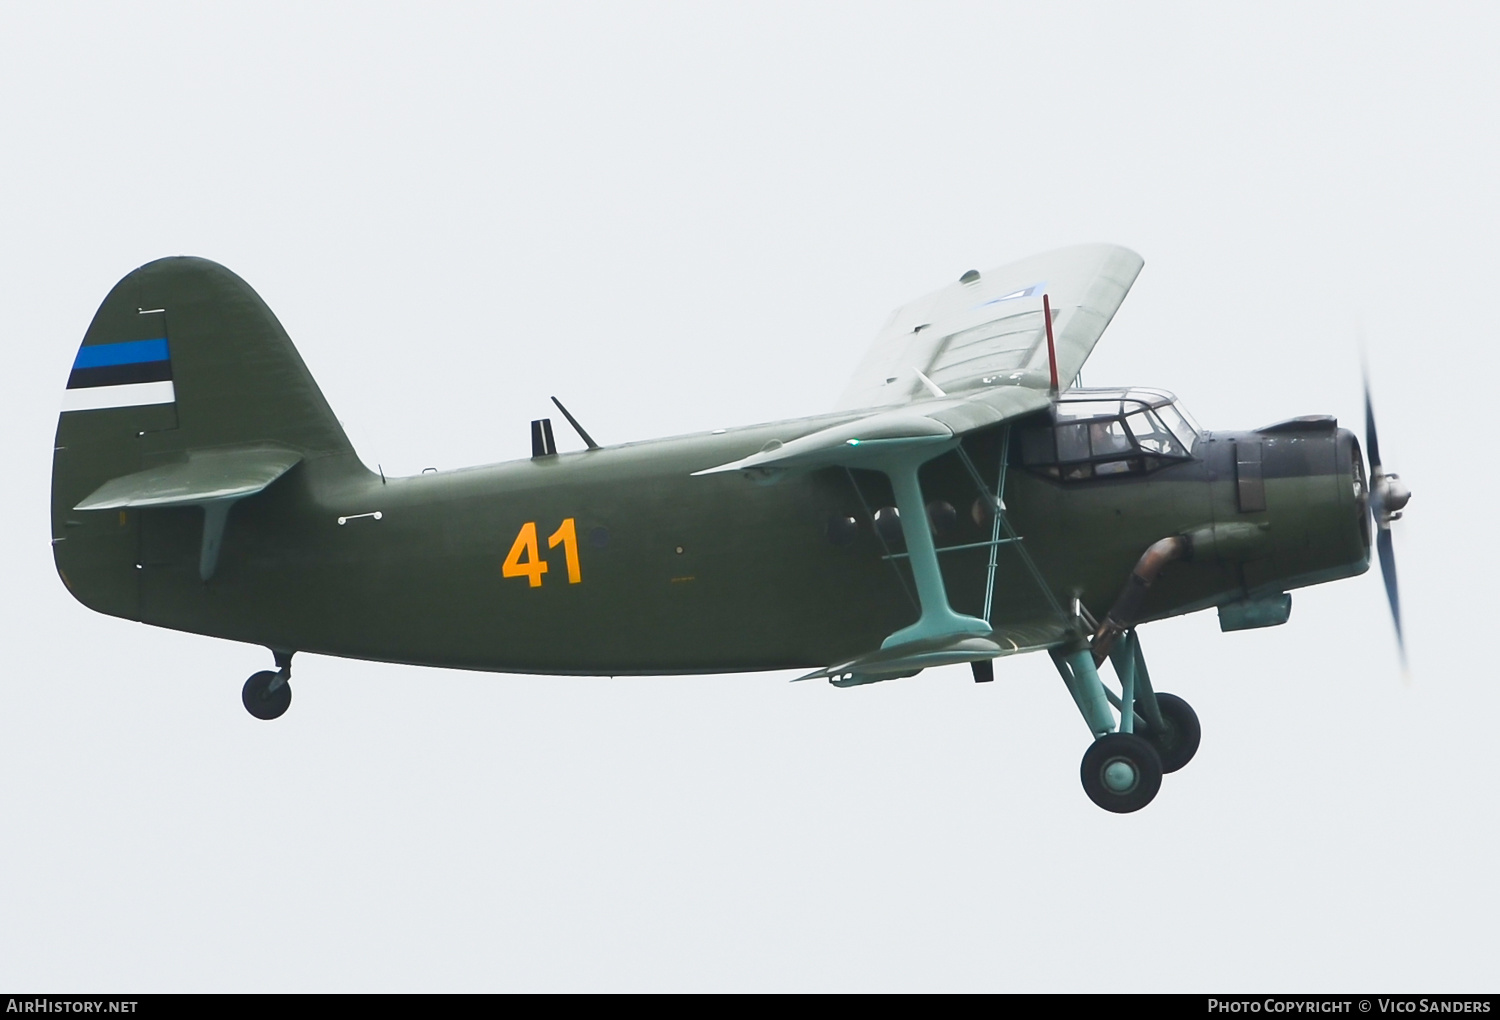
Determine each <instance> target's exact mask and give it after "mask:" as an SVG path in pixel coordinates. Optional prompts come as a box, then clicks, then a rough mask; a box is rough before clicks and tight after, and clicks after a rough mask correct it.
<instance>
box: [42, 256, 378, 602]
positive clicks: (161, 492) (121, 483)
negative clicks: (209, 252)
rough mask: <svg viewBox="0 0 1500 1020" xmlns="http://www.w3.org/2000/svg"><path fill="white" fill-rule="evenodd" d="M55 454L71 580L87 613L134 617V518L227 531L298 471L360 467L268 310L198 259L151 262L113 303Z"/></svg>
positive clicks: (95, 337)
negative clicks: (193, 509) (234, 510)
mask: <svg viewBox="0 0 1500 1020" xmlns="http://www.w3.org/2000/svg"><path fill="white" fill-rule="evenodd" d="M54 446H55V449H54V453H53V460H52V535H53V539H52V542H53V550H54V555H55V558H56V560H57V566H58V571H59V573H61V574H62V577H63V580H64V582H65V583H67V585H68V587H69V590H71V591H72V592H73V594H74V595H75V596H76V597H78V598H79V600H80V601H82V602H84V603H85V604H86V605H89V606H91V607H92V608H95V609H98V610H100V611H101V612H106V613H111V614H112V615H118V616H127V617H131V618H138V613H137V609H138V591H137V588H138V585H137V582H136V578H135V573H136V571H137V563H138V562H139V560H138V542H139V523H138V520H137V518H138V514H137V513H135V512H133V511H132V509H131V508H133V507H142V506H187V505H201V506H203V507H204V509H205V517H206V518H207V519H212V518H213V517H214V516H215V515H216V514H217V516H218V517H219V520H220V527H221V528H222V521H223V517H224V515H225V513H227V507H228V505H229V503H230V502H232V501H233V500H234V499H239V498H243V497H244V496H246V495H250V494H252V493H253V492H257V491H259V490H260V489H261V488H264V487H265V486H266V485H268V484H269V483H270V482H271V481H274V480H275V478H276V477H278V476H279V475H280V474H281V473H282V472H284V471H286V470H287V469H288V468H290V467H291V465H293V464H295V463H297V461H299V460H304V459H306V460H311V459H314V458H321V457H326V456H339V455H345V456H348V457H351V458H352V457H353V454H354V451H353V448H352V447H351V446H350V445H349V440H348V438H347V437H346V436H345V435H344V430H343V428H342V427H341V426H340V425H339V423H338V419H336V418H335V417H334V415H333V412H332V410H330V409H329V407H328V402H327V401H326V400H324V399H323V394H322V393H321V392H319V390H318V386H317V383H315V382H314V381H313V378H312V375H311V374H310V373H309V372H308V371H307V366H306V365H304V364H303V363H302V358H301V357H300V356H299V355H298V354H297V350H296V348H295V347H293V346H292V342H291V340H290V339H288V337H287V335H286V331H285V330H284V329H282V328H281V323H279V322H277V321H276V316H275V315H273V314H272V313H271V310H270V309H269V308H267V307H266V304H265V302H264V301H262V300H261V299H260V296H259V295H258V294H256V293H255V291H253V290H251V289H250V287H249V286H248V285H247V284H246V283H245V282H244V281H243V280H241V279H240V278H239V277H238V276H235V275H234V274H233V273H231V272H230V271H229V270H227V269H225V268H224V267H223V266H220V265H217V264H215V263H213V262H209V261H207V260H206V259H198V258H167V259H161V260H159V261H156V262H152V263H149V264H148V265H145V266H142V267H141V268H139V269H137V270H136V271H135V272H133V273H131V274H130V275H128V276H126V277H125V278H124V279H123V280H121V281H120V282H119V283H118V284H116V285H115V287H114V289H113V290H111V291H110V292H109V296H108V297H106V298H105V299H104V303H103V304H102V305H100V306H99V311H98V312H97V313H96V314H95V316H94V321H93V322H92V323H91V324H90V326H89V329H88V332H87V333H86V334H85V335H84V338H83V344H82V346H81V347H80V348H79V350H78V356H77V358H76V359H75V360H74V362H73V369H72V372H71V373H70V375H69V377H68V388H67V390H66V392H65V395H64V399H63V408H62V414H61V417H60V419H59V421H58V426H57V440H56V442H55V444H54ZM268 463H270V464H272V465H273V466H272V467H271V468H268V467H267V464H268ZM194 465H201V466H197V467H195V466H194ZM276 465H279V468H278V467H276ZM211 508H212V509H211ZM208 531H209V529H208V528H207V527H205V533H204V556H205V557H207V556H208V555H209V534H208ZM215 555H216V547H215ZM207 570H208V572H211V571H212V564H211V563H208V564H207ZM205 576H206V575H205Z"/></svg>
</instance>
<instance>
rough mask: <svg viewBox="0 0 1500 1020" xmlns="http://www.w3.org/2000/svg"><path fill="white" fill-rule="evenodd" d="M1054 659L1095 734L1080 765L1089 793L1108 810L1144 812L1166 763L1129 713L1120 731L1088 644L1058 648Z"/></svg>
mask: <svg viewBox="0 0 1500 1020" xmlns="http://www.w3.org/2000/svg"><path fill="white" fill-rule="evenodd" d="M1052 662H1053V664H1054V665H1055V666H1056V667H1057V671H1058V673H1060V674H1061V675H1062V678H1063V683H1065V684H1067V686H1068V691H1069V692H1070V693H1071V694H1072V695H1073V700H1074V702H1076V703H1077V705H1078V710H1079V712H1081V713H1082V714H1083V720H1084V722H1085V723H1087V724H1088V727H1089V730H1090V731H1091V732H1092V733H1093V734H1094V738H1095V739H1094V742H1093V744H1092V745H1090V746H1089V749H1088V751H1087V752H1085V753H1084V756H1083V765H1082V767H1081V768H1080V769H1079V778H1080V779H1081V780H1082V781H1083V792H1084V793H1086V794H1088V797H1089V800H1092V801H1093V802H1094V803H1095V804H1097V805H1099V806H1100V807H1102V808H1103V809H1104V810H1106V811H1113V812H1115V813H1117V814H1126V813H1128V812H1131V811H1139V810H1140V809H1141V808H1143V807H1145V806H1146V805H1147V804H1149V803H1151V801H1152V799H1153V798H1154V797H1155V796H1156V792H1157V791H1158V790H1160V789H1161V777H1162V762H1161V758H1160V756H1159V755H1158V754H1157V753H1156V748H1155V747H1153V746H1152V745H1151V744H1150V743H1149V742H1148V741H1146V740H1144V739H1143V738H1141V737H1139V736H1136V735H1135V734H1134V733H1131V732H1130V728H1131V727H1130V723H1131V721H1132V720H1131V719H1130V716H1129V715H1128V714H1125V715H1124V720H1125V722H1126V725H1125V726H1124V727H1122V728H1121V729H1120V730H1119V731H1116V728H1115V719H1114V714H1113V713H1112V712H1111V711H1110V709H1109V702H1110V699H1109V697H1108V692H1107V690H1106V688H1105V686H1104V683H1103V682H1102V681H1101V680H1100V679H1099V671H1098V670H1097V669H1096V668H1095V666H1094V656H1093V653H1092V652H1090V651H1089V649H1088V646H1087V645H1086V644H1083V643H1081V642H1080V644H1079V645H1078V646H1077V647H1076V648H1074V649H1072V650H1063V649H1054V650H1053V652H1052ZM1127 691H1129V685H1127Z"/></svg>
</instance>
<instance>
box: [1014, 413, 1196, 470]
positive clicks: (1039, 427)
mask: <svg viewBox="0 0 1500 1020" xmlns="http://www.w3.org/2000/svg"><path fill="white" fill-rule="evenodd" d="M1167 411H1171V405H1170V404H1167V405H1162V406H1160V407H1157V408H1151V407H1148V406H1147V405H1146V404H1143V403H1137V402H1136V401H1133V400H1130V399H1126V400H1124V401H1123V403H1122V402H1121V401H1119V400H1112V401H1104V400H1088V401H1063V402H1062V403H1059V404H1058V405H1057V408H1056V418H1055V421H1053V422H1051V423H1039V424H1036V425H1031V426H1025V427H1022V428H1020V429H1019V430H1018V436H1017V438H1018V439H1019V440H1020V442H1019V444H1018V446H1019V453H1020V457H1019V460H1020V462H1021V465H1022V466H1023V467H1027V468H1030V469H1031V470H1033V471H1037V472H1039V473H1041V474H1044V475H1047V476H1049V477H1051V478H1057V479H1061V480H1063V481H1076V480H1082V479H1088V478H1109V477H1117V476H1129V475H1140V474H1144V473H1146V472H1148V471H1152V470H1154V469H1156V468H1159V467H1164V466H1166V465H1167V464H1170V463H1173V462H1174V461H1180V460H1186V459H1188V458H1190V457H1191V456H1192V454H1191V452H1190V451H1191V449H1192V440H1193V439H1196V438H1197V437H1196V434H1195V433H1194V432H1193V431H1192V428H1191V426H1189V425H1187V424H1186V422H1185V421H1183V419H1182V417H1181V415H1177V414H1175V412H1174V413H1171V414H1165V413H1163V412H1167ZM1178 426H1180V427H1181V431H1182V433H1185V434H1186V438H1184V436H1183V435H1182V434H1180V433H1179V431H1178Z"/></svg>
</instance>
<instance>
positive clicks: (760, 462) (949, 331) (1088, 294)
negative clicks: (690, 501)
mask: <svg viewBox="0 0 1500 1020" xmlns="http://www.w3.org/2000/svg"><path fill="white" fill-rule="evenodd" d="M1144 264H1145V263H1144V262H1143V261H1142V259H1141V257H1140V256H1139V255H1137V254H1136V253H1135V252H1133V251H1130V250H1129V249H1127V248H1120V247H1117V246H1115V245H1108V244H1086V245H1079V246H1077V247H1073V248H1060V249H1058V250H1057V251H1053V252H1047V253H1045V254H1042V255H1034V256H1032V257H1031V258H1029V259H1026V260H1024V261H1022V262H1017V263H1014V264H1012V265H1009V266H1004V267H1002V268H1000V269H992V270H990V271H989V272H987V273H965V274H964V277H963V279H962V280H960V281H959V282H958V283H955V284H953V285H952V286H949V287H944V288H943V289H942V290H940V291H937V292H935V293H933V294H929V295H927V296H926V297H925V298H921V299H920V300H917V301H913V302H912V303H911V304H909V305H906V306H905V307H903V308H900V309H897V311H896V313H895V315H894V316H892V318H891V321H890V324H889V325H887V326H886V328H885V329H884V330H882V331H881V333H880V336H878V337H876V339H875V345H874V347H872V348H871V349H870V353H869V354H868V355H867V356H866V357H865V361H864V364H863V365H861V366H860V369H859V371H858V372H857V373H856V374H855V376H854V381H853V382H852V383H850V385H849V388H848V389H847V390H845V391H844V395H843V397H842V398H841V399H840V400H839V408H838V409H839V410H865V409H868V411H867V413H863V414H858V415H857V416H855V417H852V418H850V419H848V420H846V421H844V422H841V423H839V424H837V425H832V426H829V427H827V428H824V429H821V430H819V431H817V432H813V433H811V434H809V435H806V436H802V437H801V438H798V439H794V440H792V441H791V442H788V443H786V444H782V443H774V444H769V445H768V446H767V447H766V448H765V449H763V450H761V451H759V452H757V453H753V454H751V455H750V456H748V457H742V458H740V459H739V460H735V461H731V462H729V463H727V464H720V465H718V466H716V467H711V468H706V469H704V470H703V471H699V472H697V474H713V473H715V472H720V471H744V470H750V469H756V468H818V467H827V466H830V465H835V464H837V465H842V466H844V467H860V466H875V465H879V464H881V463H883V462H885V461H886V460H888V459H889V454H890V451H891V450H893V449H895V448H896V447H898V446H900V445H902V444H910V443H913V442H921V443H927V444H941V443H942V442H944V441H949V440H952V439H953V437H955V436H960V435H962V434H963V433H965V432H971V431H973V430H975V429H980V428H984V427H986V426H988V425H997V424H999V423H1000V422H1004V421H1011V420H1013V419H1016V418H1020V417H1024V416H1025V415H1028V414H1032V413H1034V412H1036V411H1040V410H1042V409H1043V408H1045V407H1047V406H1048V405H1050V404H1051V403H1052V397H1051V394H1050V393H1049V392H1048V387H1049V385H1050V382H1051V379H1050V372H1049V370H1048V366H1047V353H1046V351H1045V349H1044V348H1045V346H1046V330H1045V326H1044V324H1043V322H1042V295H1043V294H1047V295H1048V297H1049V299H1050V304H1051V306H1052V316H1053V337H1054V340H1055V341H1056V344H1057V371H1058V378H1059V379H1061V380H1063V381H1064V383H1066V382H1068V381H1071V380H1072V379H1073V378H1074V377H1075V376H1077V375H1078V372H1079V370H1080V369H1081V368H1082V367H1083V363H1084V361H1085V360H1086V359H1087V358H1088V356H1089V352H1090V351H1092V350H1093V349H1094V343H1095V342H1096V341H1097V340H1098V339H1099V334H1101V333H1103V332H1104V327H1105V326H1107V325H1109V320H1110V319H1111V318H1112V317H1113V316H1114V314H1115V309H1117V308H1119V307H1120V302H1121V301H1123V300H1125V293H1126V292H1127V291H1128V290H1130V285H1131V284H1132V283H1134V282H1135V278H1136V274H1138V273H1139V272H1140V271H1141V266H1143V265H1144ZM1038 362H1039V363H1038Z"/></svg>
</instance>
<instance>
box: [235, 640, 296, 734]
mask: <svg viewBox="0 0 1500 1020" xmlns="http://www.w3.org/2000/svg"><path fill="white" fill-rule="evenodd" d="M271 654H272V655H274V656H275V657H276V670H275V671H274V672H273V671H271V670H268V669H267V670H262V671H261V672H259V673H256V674H253V675H252V676H251V677H250V679H249V680H246V681H245V688H244V690H242V691H241V692H240V700H241V701H243V702H244V703H245V711H247V712H249V713H250V714H251V715H253V716H255V718H257V719H279V718H280V717H281V716H283V715H285V714H286V710H287V709H288V708H290V707H291V704H292V685H291V679H292V656H293V655H294V654H295V653H294V652H278V651H276V650H275V649H272V651H271Z"/></svg>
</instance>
